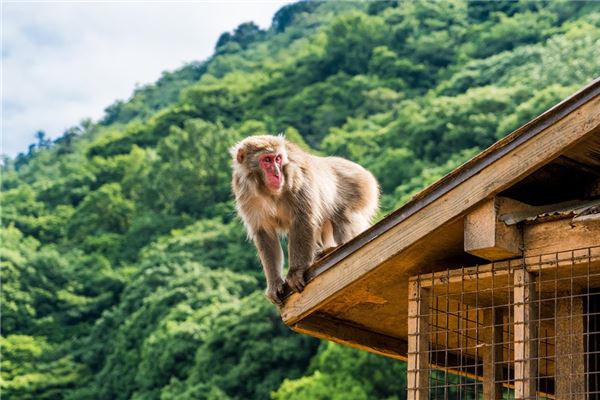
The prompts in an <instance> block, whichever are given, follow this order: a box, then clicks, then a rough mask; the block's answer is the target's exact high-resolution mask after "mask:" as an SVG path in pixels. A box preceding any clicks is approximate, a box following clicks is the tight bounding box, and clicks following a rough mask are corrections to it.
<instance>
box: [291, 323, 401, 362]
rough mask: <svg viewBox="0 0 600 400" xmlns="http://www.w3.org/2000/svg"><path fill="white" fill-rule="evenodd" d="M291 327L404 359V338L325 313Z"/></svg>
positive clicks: (351, 345)
mask: <svg viewBox="0 0 600 400" xmlns="http://www.w3.org/2000/svg"><path fill="white" fill-rule="evenodd" d="M292 329H293V330H295V331H296V332H300V333H304V334H308V335H312V336H315V337H318V338H319V339H325V340H330V341H332V342H336V343H339V344H343V345H346V346H350V347H354V348H357V349H361V350H366V351H369V352H371V353H375V354H380V355H384V356H387V357H391V358H395V359H398V360H403V361H406V353H407V351H408V344H407V342H406V340H403V339H398V338H396V337H392V336H388V335H383V334H381V333H377V332H373V331H370V330H368V329H365V328H362V327H358V326H354V325H352V324H350V323H348V322H347V321H342V320H339V319H335V318H331V317H329V316H326V315H318V314H313V315H311V316H309V317H307V318H304V319H303V320H302V321H300V322H298V323H297V324H295V325H294V326H292Z"/></svg>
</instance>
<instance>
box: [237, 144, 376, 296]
mask: <svg viewBox="0 0 600 400" xmlns="http://www.w3.org/2000/svg"><path fill="white" fill-rule="evenodd" d="M231 152H232V155H233V179H232V189H233V192H234V194H235V199H236V207H237V211H238V214H239V216H240V217H241V219H242V221H243V222H244V225H245V226H246V230H247V231H248V236H249V237H250V238H251V239H252V240H253V241H254V243H255V245H256V248H257V250H258V253H259V256H260V259H261V262H262V265H263V270H264V272H265V276H266V278H267V291H266V295H267V297H268V298H269V299H270V300H271V301H273V302H274V303H276V304H278V305H281V297H280V296H281V289H282V286H283V280H282V278H281V274H282V270H283V253H282V250H281V245H280V243H279V239H278V235H288V243H289V245H288V258H289V271H288V275H287V278H286V281H287V283H288V285H289V286H290V287H291V288H292V289H293V290H296V291H302V290H303V289H304V285H305V281H304V272H305V271H306V268H308V266H309V265H310V264H312V262H313V261H314V258H315V256H316V254H317V253H324V252H327V251H328V250H330V248H331V247H335V246H338V245H340V244H342V243H345V242H347V241H348V240H350V239H351V238H353V237H354V236H356V235H357V234H359V233H360V232H362V231H363V230H365V229H366V228H368V226H369V225H370V223H371V219H372V217H373V215H374V214H375V212H376V211H377V208H378V203H379V186H378V184H377V181H376V180H375V178H374V177H373V175H372V174H371V173H370V172H368V171H367V170H365V169H364V168H363V167H361V166H360V165H358V164H356V163H353V162H351V161H348V160H345V159H343V158H339V157H318V156H314V155H312V154H308V153H306V152H304V151H302V150H301V149H300V148H299V147H298V146H296V145H294V144H292V143H290V142H288V141H286V140H285V139H284V138H283V137H281V136H268V135H265V136H252V137H248V138H246V139H244V140H242V141H241V142H240V143H238V144H237V145H236V146H234V147H233V148H232V149H231ZM263 153H280V154H282V155H283V164H282V170H283V177H284V184H283V188H282V189H281V190H280V191H279V192H277V193H273V192H272V191H270V190H269V189H268V188H267V187H266V185H265V184H264V175H263V171H262V169H261V168H260V167H259V165H258V156H259V155H260V154H263Z"/></svg>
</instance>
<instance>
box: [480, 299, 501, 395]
mask: <svg viewBox="0 0 600 400" xmlns="http://www.w3.org/2000/svg"><path fill="white" fill-rule="evenodd" d="M503 317H504V313H503V309H502V308H501V307H498V308H486V309H485V310H484V311H483V341H484V343H485V347H484V348H483V398H484V399H486V400H501V399H502V382H503V380H504V378H503V363H502V361H503V360H502V357H503V352H502V346H503V335H502V333H503V327H504V325H503V324H504V320H503Z"/></svg>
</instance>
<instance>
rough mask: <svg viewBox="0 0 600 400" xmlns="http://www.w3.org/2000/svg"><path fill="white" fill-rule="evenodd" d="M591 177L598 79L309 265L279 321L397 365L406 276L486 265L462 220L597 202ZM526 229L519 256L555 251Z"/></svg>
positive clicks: (595, 164)
mask: <svg viewBox="0 0 600 400" xmlns="http://www.w3.org/2000/svg"><path fill="white" fill-rule="evenodd" d="M599 179H600V78H599V79H596V80H595V81H593V82H591V83H590V84H589V85H587V86H585V87H583V88H582V89H581V90H579V91H578V92H576V93H575V94H573V95H572V96H570V97H568V98H567V99H565V100H563V101H562V102H560V103H559V104H557V105H556V106H554V107H552V108H551V109H549V110H548V111H546V112H545V113H543V114H542V115H540V116H539V117H537V118H535V119H534V120H532V121H530V122H528V123H527V124H525V125H523V126H522V127H520V128H519V129H517V130H516V131H514V132H513V133H511V134H510V135H508V136H507V137H505V138H504V139H502V140H500V141H498V142H497V143H495V144H494V145H492V146H491V147H489V148H488V149H486V150H484V151H483V152H481V153H480V154H479V155H477V156H476V157H474V158H473V159H471V160H469V161H468V162H466V163H465V164H463V165H462V166H460V167H458V168H457V169H455V170H454V171H452V172H451V173H450V174H448V175H447V176H445V177H444V178H442V179H440V180H439V181H438V182H436V183H434V184H433V185H431V186H429V187H428V188H426V189H425V190H423V191H422V192H420V193H419V194H417V195H416V196H415V197H414V198H413V199H412V200H411V201H410V202H408V203H407V204H406V205H404V206H403V207H401V208H400V209H398V210H396V211H394V212H392V213H391V214H389V215H388V216H386V217H385V218H384V219H382V220H381V221H380V222H378V223H377V224H375V225H374V226H372V227H371V228H370V229H368V230H367V231H365V232H363V233H362V234H361V235H359V236H358V237H356V238H355V239H353V240H352V241H350V242H348V243H346V244H344V245H343V246H341V247H339V248H337V249H336V250H335V251H334V252H332V253H330V254H329V255H327V256H326V257H325V258H323V259H320V260H318V261H317V262H316V263H315V264H314V265H313V266H312V267H311V268H310V269H309V271H308V280H309V283H308V285H307V286H306V288H305V290H304V291H303V292H302V293H301V294H298V293H292V294H289V297H288V298H287V300H286V303H285V305H284V307H283V308H282V309H281V317H282V319H283V321H284V322H285V323H286V324H287V325H289V326H290V327H291V328H292V329H294V330H296V331H298V332H302V333H306V334H310V335H313V336H317V337H320V338H326V339H330V340H334V341H336V342H340V343H344V344H347V345H351V346H354V347H358V348H363V349H367V350H369V351H373V352H377V353H381V354H385V355H387V356H391V357H397V358H404V357H405V355H406V337H407V327H406V324H407V286H408V281H409V278H410V276H413V275H416V274H420V273H430V272H435V271H439V270H444V269H447V268H453V267H458V266H470V265H476V264H485V263H487V262H488V261H487V260H483V259H481V258H479V257H476V256H474V255H472V254H469V253H467V252H465V248H464V246H465V243H464V235H465V233H464V229H465V223H464V220H465V216H466V215H468V214H469V213H470V212H472V211H473V210H474V209H477V208H478V207H481V205H482V204H484V203H485V202H489V201H490V199H494V198H496V197H497V196H502V197H503V198H504V197H506V198H508V199H509V200H510V201H513V200H516V201H517V203H518V202H521V203H526V204H528V205H531V206H539V207H541V208H543V209H544V210H546V211H545V212H549V211H550V210H547V209H548V207H547V206H548V205H549V204H554V203H564V202H567V201H573V200H577V199H583V198H587V199H588V200H589V199H590V198H593V197H594V196H596V197H597V196H599V195H600V185H599ZM515 218H517V217H515ZM597 222H599V223H600V221H597ZM533 232H534V233H532V234H530V236H531V237H535V240H537V241H534V239H531V241H530V242H529V243H530V244H532V246H530V248H531V249H532V250H526V251H529V253H528V254H527V255H530V256H531V255H535V253H536V252H538V253H539V252H542V251H547V250H549V249H552V250H556V249H555V248H554V247H553V245H552V244H551V243H550V244H548V243H546V242H543V241H542V239H541V237H542V236H543V235H542V234H537V236H536V233H535V232H536V231H535V230H534V231H533ZM599 236H600V235H599ZM581 237H582V238H583V241H584V242H585V243H584V244H585V245H590V246H591V245H600V243H596V242H597V241H598V240H599V239H596V238H595V237H594V235H591V236H590V235H589V234H588V237H587V238H586V236H584V235H583V234H582V236H581ZM588 239H589V240H588ZM534 243H535V245H534Z"/></svg>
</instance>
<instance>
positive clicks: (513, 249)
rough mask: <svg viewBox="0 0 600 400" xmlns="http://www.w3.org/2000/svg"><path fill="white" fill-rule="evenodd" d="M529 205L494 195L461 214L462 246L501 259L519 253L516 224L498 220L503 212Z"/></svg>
mask: <svg viewBox="0 0 600 400" xmlns="http://www.w3.org/2000/svg"><path fill="white" fill-rule="evenodd" d="M528 208H531V207H530V206H528V205H527V204H524V203H521V202H519V201H516V200H512V199H509V198H505V197H498V196H495V197H493V198H492V199H490V200H487V201H484V202H482V203H481V204H479V205H478V206H477V207H475V209H474V210H472V211H471V212H469V213H468V214H467V215H466V216H465V221H464V250H465V252H467V253H469V254H473V255H475V256H477V257H481V258H485V259H486V260H491V261H495V260H505V259H507V258H513V257H517V256H519V255H520V254H521V232H520V231H519V227H518V226H517V225H510V226H509V225H507V224H505V223H504V222H502V221H501V220H500V216H501V215H503V214H506V213H510V212H515V211H523V210H526V209H528Z"/></svg>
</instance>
